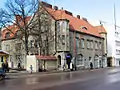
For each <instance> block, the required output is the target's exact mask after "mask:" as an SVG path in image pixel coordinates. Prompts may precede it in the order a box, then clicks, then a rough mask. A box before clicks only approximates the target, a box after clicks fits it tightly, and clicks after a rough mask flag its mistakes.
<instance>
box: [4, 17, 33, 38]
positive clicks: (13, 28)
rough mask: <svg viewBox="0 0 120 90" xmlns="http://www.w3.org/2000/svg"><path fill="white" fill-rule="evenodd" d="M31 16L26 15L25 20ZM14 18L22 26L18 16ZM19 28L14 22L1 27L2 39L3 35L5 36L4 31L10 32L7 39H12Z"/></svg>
mask: <svg viewBox="0 0 120 90" xmlns="http://www.w3.org/2000/svg"><path fill="white" fill-rule="evenodd" d="M30 18H31V16H28V17H27V18H26V22H28V21H29V20H30ZM16 19H17V20H18V22H20V25H21V26H23V25H24V23H23V22H21V18H20V16H18V15H17V16H16ZM18 30H19V27H17V26H16V25H15V24H14V25H10V26H8V27H7V28H5V29H3V30H2V40H6V38H5V36H6V33H8V32H10V38H9V39H12V38H14V37H15V34H16V32H17V31H18Z"/></svg>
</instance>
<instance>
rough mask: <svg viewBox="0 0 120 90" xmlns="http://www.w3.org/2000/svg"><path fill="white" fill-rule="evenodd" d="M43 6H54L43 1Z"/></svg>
mask: <svg viewBox="0 0 120 90" xmlns="http://www.w3.org/2000/svg"><path fill="white" fill-rule="evenodd" d="M42 4H43V5H44V6H46V7H49V8H52V5H51V4H48V3H46V2H43V1H42Z"/></svg>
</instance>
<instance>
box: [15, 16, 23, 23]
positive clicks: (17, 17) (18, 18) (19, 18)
mask: <svg viewBox="0 0 120 90" xmlns="http://www.w3.org/2000/svg"><path fill="white" fill-rule="evenodd" d="M15 19H16V22H17V23H18V22H20V21H21V20H22V16H21V15H15Z"/></svg>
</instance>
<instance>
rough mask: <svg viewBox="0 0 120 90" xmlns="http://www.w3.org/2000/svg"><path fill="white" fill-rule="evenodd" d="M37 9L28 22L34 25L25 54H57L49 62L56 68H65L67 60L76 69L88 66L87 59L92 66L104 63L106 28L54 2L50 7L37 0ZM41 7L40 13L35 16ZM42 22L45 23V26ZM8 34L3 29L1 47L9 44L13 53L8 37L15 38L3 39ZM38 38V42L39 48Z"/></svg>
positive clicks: (16, 59) (23, 60)
mask: <svg viewBox="0 0 120 90" xmlns="http://www.w3.org/2000/svg"><path fill="white" fill-rule="evenodd" d="M38 10H39V11H38V12H36V13H35V17H34V19H33V21H36V22H33V23H32V24H31V27H32V26H34V27H35V28H32V30H31V34H30V36H29V46H30V47H29V56H31V55H33V57H35V55H39V57H41V56H42V55H46V56H49V55H52V56H53V55H54V56H56V57H57V63H54V62H53V63H54V64H57V65H54V66H56V68H59V69H60V70H63V67H64V66H66V68H68V69H69V68H70V64H71V63H73V64H74V65H75V66H76V68H77V69H83V68H84V69H85V68H89V67H90V63H92V64H93V67H94V68H100V67H106V65H107V61H106V31H105V29H104V28H103V27H102V29H99V28H98V27H95V26H92V25H91V24H90V23H89V22H88V21H87V19H86V18H81V17H80V15H77V16H76V17H75V16H73V14H72V13H71V12H69V11H67V10H63V9H58V7H57V6H54V7H53V6H52V5H50V4H48V3H45V2H42V4H40V7H39V9H38ZM41 11H42V14H41V15H40V17H38V16H39V12H41ZM39 18H40V19H41V21H43V22H42V23H41V25H42V26H41V28H42V29H41V28H39ZM44 19H45V20H44ZM48 22H49V23H48ZM47 23H48V24H47ZM35 25H36V26H35ZM46 26H49V27H47V29H46V28H45V27H46ZM103 29H104V30H103ZM14 30H15V33H16V32H17V31H18V30H16V29H14ZM40 30H41V31H42V32H45V31H46V32H47V33H42V34H40V33H41V31H40ZM101 30H102V31H101ZM38 31H40V32H38ZM33 32H34V35H33ZM35 32H36V33H35ZM48 32H49V34H48ZM15 33H14V34H15ZM38 34H40V35H41V36H39V35H38ZM37 35H38V36H37ZM8 36H12V35H11V34H10V33H8V31H7V32H5V31H4V30H3V38H4V39H3V42H2V47H3V49H4V50H5V48H7V43H8V44H9V45H10V44H11V47H12V48H11V51H8V52H10V53H13V52H15V53H16V49H15V47H14V46H13V45H12V44H15V43H12V41H13V42H15V41H16V38H15V37H14V39H13V38H12V39H10V40H7V39H6V38H7V37H8ZM13 36H14V35H13ZM46 41H47V42H46ZM18 42H20V40H18V39H17V43H18ZM39 42H40V43H42V48H41V46H40V45H39ZM22 45H23V43H21V45H20V46H22ZM14 50H15V51H14ZM15 53H14V54H11V55H14V56H13V57H14V60H13V59H12V60H13V62H15V66H16V65H17V64H18V63H20V62H19V59H18V58H17V56H16V54H15ZM20 54H22V56H20V57H21V60H22V62H23V64H22V65H23V67H29V66H26V65H27V63H26V62H27V61H26V55H25V54H24V49H23V51H20V52H19V55H20ZM39 59H40V60H42V59H41V58H39ZM10 60H11V59H10ZM53 63H52V65H53ZM35 65H39V63H38V62H37V64H35ZM38 67H41V66H38ZM37 69H38V68H37ZM35 71H36V70H35Z"/></svg>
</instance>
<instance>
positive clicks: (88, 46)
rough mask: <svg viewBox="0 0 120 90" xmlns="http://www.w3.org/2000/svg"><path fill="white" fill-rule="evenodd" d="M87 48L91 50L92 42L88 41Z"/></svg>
mask: <svg viewBox="0 0 120 90" xmlns="http://www.w3.org/2000/svg"><path fill="white" fill-rule="evenodd" d="M87 48H88V49H89V48H90V41H89V40H87Z"/></svg>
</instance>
